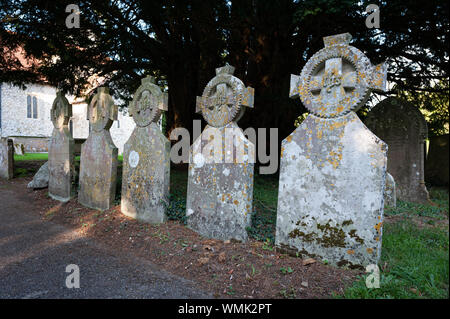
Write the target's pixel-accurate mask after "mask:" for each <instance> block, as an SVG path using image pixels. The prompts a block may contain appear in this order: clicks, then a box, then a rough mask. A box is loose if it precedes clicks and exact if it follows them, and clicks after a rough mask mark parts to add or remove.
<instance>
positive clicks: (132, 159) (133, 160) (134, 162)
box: [128, 151, 139, 168]
mask: <svg viewBox="0 0 450 319" xmlns="http://www.w3.org/2000/svg"><path fill="white" fill-rule="evenodd" d="M128 164H130V166H131V167H132V168H136V166H138V164H139V154H138V153H137V152H136V151H131V152H130V155H129V156H128Z"/></svg>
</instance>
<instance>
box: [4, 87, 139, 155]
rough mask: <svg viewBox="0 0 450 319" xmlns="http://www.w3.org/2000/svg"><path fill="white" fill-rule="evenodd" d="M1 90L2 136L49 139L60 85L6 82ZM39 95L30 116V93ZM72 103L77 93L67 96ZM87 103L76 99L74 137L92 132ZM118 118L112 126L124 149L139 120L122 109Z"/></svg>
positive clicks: (73, 108) (80, 136)
mask: <svg viewBox="0 0 450 319" xmlns="http://www.w3.org/2000/svg"><path fill="white" fill-rule="evenodd" d="M0 89H1V92H0V95H1V102H0V103H1V116H0V120H1V125H0V136H1V137H33V138H36V137H37V138H46V139H48V138H49V137H50V136H51V134H52V130H53V124H52V122H51V119H50V111H51V108H52V104H53V100H54V99H55V97H56V89H55V88H54V87H52V86H49V85H42V84H27V85H26V89H25V90H22V89H21V88H19V87H18V86H13V85H11V84H9V83H2V85H1V86H0ZM28 95H30V96H35V97H36V99H37V106H38V107H37V108H38V112H37V118H27V96H28ZM66 97H67V99H68V100H69V102H70V103H73V101H74V97H72V96H66ZM86 112H87V104H85V103H73V105H72V113H73V116H72V118H71V120H72V127H73V137H74V138H80V139H82V138H87V137H88V135H89V121H88V120H87V119H86ZM118 122H119V125H120V126H119V127H118V124H117V121H115V122H114V124H113V125H112V127H111V130H110V131H111V136H112V139H113V141H114V143H115V144H116V146H117V148H118V149H119V154H121V153H122V152H123V145H124V144H125V142H126V141H127V140H128V138H129V137H130V135H131V133H132V131H133V129H134V127H135V123H134V121H133V119H132V118H131V117H130V116H128V115H127V114H126V112H121V111H119V112H118Z"/></svg>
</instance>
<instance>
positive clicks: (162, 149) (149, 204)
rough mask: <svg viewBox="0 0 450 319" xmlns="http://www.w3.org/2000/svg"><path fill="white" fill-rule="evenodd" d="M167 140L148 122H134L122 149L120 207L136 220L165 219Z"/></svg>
mask: <svg viewBox="0 0 450 319" xmlns="http://www.w3.org/2000/svg"><path fill="white" fill-rule="evenodd" d="M169 186H170V141H169V140H168V139H167V138H166V137H165V136H164V135H163V134H162V133H161V130H160V129H159V127H158V125H157V124H156V123H154V122H152V123H151V124H150V125H148V126H146V127H139V126H136V128H135V129H134V131H133V133H132V134H131V136H130V138H129V139H128V141H127V143H126V144H125V146H124V152H123V175H122V199H121V211H122V213H123V214H124V215H126V216H129V217H132V218H135V219H137V220H139V221H143V222H147V223H152V224H159V223H163V222H165V221H167V215H166V208H167V206H168V203H169Z"/></svg>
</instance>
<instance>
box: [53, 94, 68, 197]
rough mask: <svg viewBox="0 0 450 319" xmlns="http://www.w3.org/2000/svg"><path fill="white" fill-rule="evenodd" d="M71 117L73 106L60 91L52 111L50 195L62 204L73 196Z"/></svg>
mask: <svg viewBox="0 0 450 319" xmlns="http://www.w3.org/2000/svg"><path fill="white" fill-rule="evenodd" d="M71 116H72V105H71V104H70V103H69V101H68V100H67V99H66V97H65V96H64V95H63V94H62V92H61V91H58V92H57V93H56V98H55V100H54V101H53V105H52V110H51V119H52V122H53V126H54V128H53V133H52V137H51V139H50V145H49V152H48V170H49V180H48V194H49V196H50V197H51V198H53V199H56V200H59V201H62V202H66V201H68V200H69V199H70V198H71V197H72V196H73V186H72V185H73V184H72V182H73V171H74V166H73V160H74V158H73V150H74V141H73V138H72V134H71V133H70V131H69V126H68V125H69V120H70V117H71Z"/></svg>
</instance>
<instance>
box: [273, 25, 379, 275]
mask: <svg viewBox="0 0 450 319" xmlns="http://www.w3.org/2000/svg"><path fill="white" fill-rule="evenodd" d="M350 40H351V35H350V34H348V33H345V34H339V35H334V36H329V37H325V38H324V43H325V48H323V49H321V50H320V51H318V52H317V53H316V54H314V55H313V56H312V57H311V59H310V60H309V61H308V62H307V63H306V65H305V66H304V68H303V70H302V72H301V75H300V76H296V75H292V76H291V88H290V97H291V98H295V97H298V96H299V97H300V99H301V101H302V102H303V104H304V105H305V106H306V107H307V108H308V110H309V112H310V114H309V115H308V117H307V118H306V119H305V120H304V121H303V122H302V123H301V125H300V126H299V127H298V128H297V129H296V130H295V131H294V132H293V133H292V134H291V135H289V136H288V137H287V138H286V139H284V140H283V142H282V147H281V161H280V182H279V191H278V211H277V225H276V239H275V244H276V246H277V248H278V249H279V250H281V251H284V252H287V253H290V254H298V255H300V256H309V257H313V258H318V259H322V260H327V261H328V262H329V263H330V264H332V265H338V266H345V265H347V266H349V267H355V268H361V267H362V266H365V265H368V264H376V263H377V262H378V260H379V257H380V252H381V234H382V228H381V226H382V223H383V209H384V205H383V202H384V200H383V196H384V188H385V180H386V145H385V143H383V141H381V140H380V139H379V138H377V137H376V136H375V135H374V134H373V133H372V132H370V131H369V130H368V129H367V128H366V127H365V125H364V124H363V123H362V121H361V120H360V119H359V118H358V116H357V115H356V114H355V112H356V111H357V110H358V109H359V108H360V107H361V106H362V105H363V104H364V103H365V102H366V101H367V99H368V97H369V95H370V92H371V90H385V86H386V67H385V65H384V64H380V65H377V66H373V65H372V64H371V63H370V61H369V59H368V58H367V57H366V56H365V55H364V54H363V53H362V52H361V51H360V50H358V49H356V48H355V47H353V46H350V45H349V42H350Z"/></svg>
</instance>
